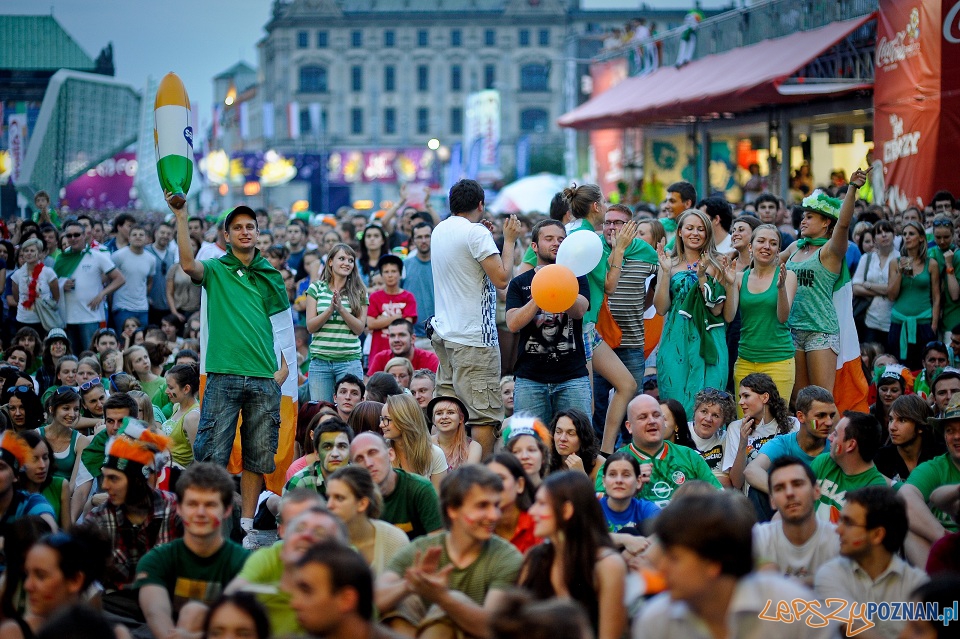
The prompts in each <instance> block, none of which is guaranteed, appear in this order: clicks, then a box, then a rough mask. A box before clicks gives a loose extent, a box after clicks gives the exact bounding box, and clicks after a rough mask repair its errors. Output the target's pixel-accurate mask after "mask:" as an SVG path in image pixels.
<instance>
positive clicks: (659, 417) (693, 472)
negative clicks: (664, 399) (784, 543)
mask: <svg viewBox="0 0 960 639" xmlns="http://www.w3.org/2000/svg"><path fill="white" fill-rule="evenodd" d="M627 430H628V431H630V435H631V436H632V441H631V442H630V443H629V444H627V445H626V446H624V447H623V448H621V449H620V450H621V451H622V452H629V453H630V454H631V455H633V456H634V457H636V458H637V461H639V462H640V466H641V468H644V467H645V466H649V467H650V473H649V475H648V474H647V473H646V472H645V470H644V472H642V473H641V475H642V476H641V480H642V481H643V488H641V489H640V494H639V495H637V496H638V497H639V498H640V499H646V500H648V501H652V502H653V503H655V504H656V505H658V506H660V507H661V508H665V507H666V506H667V504H669V503H670V500H671V499H673V494H674V492H676V490H677V489H678V488H680V486H682V485H683V484H685V483H686V482H688V481H691V480H694V479H698V480H701V481H705V482H707V483H708V484H710V485H711V486H713V487H714V488H716V489H717V490H720V489H721V488H722V487H721V486H720V482H719V481H717V478H716V476H714V474H713V472H712V471H711V470H710V467H709V466H707V462H705V461H703V457H701V456H700V454H699V453H698V452H697V451H695V450H693V449H692V448H687V447H686V446H678V445H676V444H673V443H671V442H666V441H664V439H663V432H664V421H663V413H662V412H661V409H660V403H659V402H658V401H657V400H656V399H654V398H653V397H651V396H649V395H637V396H636V397H634V398H633V399H632V400H631V401H630V404H629V405H628V406H627ZM596 489H597V491H598V492H603V475H602V473H601V474H599V475H598V476H597V483H596Z"/></svg>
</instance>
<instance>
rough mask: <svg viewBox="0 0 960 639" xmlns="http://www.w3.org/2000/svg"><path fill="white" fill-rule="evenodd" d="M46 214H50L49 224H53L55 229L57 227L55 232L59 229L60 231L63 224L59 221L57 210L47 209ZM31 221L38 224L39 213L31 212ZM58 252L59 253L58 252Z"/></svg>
mask: <svg viewBox="0 0 960 639" xmlns="http://www.w3.org/2000/svg"><path fill="white" fill-rule="evenodd" d="M47 213H49V214H50V222H51V224H53V225H54V226H55V227H57V230H58V231H59V230H60V229H62V228H63V223H62V222H61V221H60V214H59V213H57V210H56V209H47ZM32 219H33V221H34V222H36V223H37V224H40V211H34V212H33V217H32ZM58 252H59V251H58Z"/></svg>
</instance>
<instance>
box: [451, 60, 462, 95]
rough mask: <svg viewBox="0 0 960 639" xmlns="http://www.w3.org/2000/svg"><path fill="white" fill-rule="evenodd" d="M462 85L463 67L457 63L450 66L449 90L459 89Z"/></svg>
mask: <svg viewBox="0 0 960 639" xmlns="http://www.w3.org/2000/svg"><path fill="white" fill-rule="evenodd" d="M462 87H463V69H461V68H460V65H459V64H455V65H453V66H452V67H450V90H451V91H461V90H462Z"/></svg>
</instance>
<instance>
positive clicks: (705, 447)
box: [687, 422, 730, 477]
mask: <svg viewBox="0 0 960 639" xmlns="http://www.w3.org/2000/svg"><path fill="white" fill-rule="evenodd" d="M687 430H688V431H690V439H692V440H693V443H694V445H696V447H697V451H698V452H699V453H700V456H701V457H703V461H705V462H707V466H709V467H710V470H711V471H713V474H714V475H716V476H717V477H719V476H721V475H725V474H726V472H724V471H722V470H721V468H720V463H721V461H723V458H724V457H725V452H724V451H725V450H726V449H728V448H729V447H730V444H729V439H728V436H727V431H728V430H729V428H728V429H727V430H724V429H723V427H722V426H721V427H720V428H718V429H717V432H715V433H714V434H713V436H712V437H710V438H709V439H704V438H703V437H700V436H699V435H697V431H696V430H694V429H693V422H687Z"/></svg>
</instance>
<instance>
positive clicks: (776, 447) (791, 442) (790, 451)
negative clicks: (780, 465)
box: [760, 433, 830, 465]
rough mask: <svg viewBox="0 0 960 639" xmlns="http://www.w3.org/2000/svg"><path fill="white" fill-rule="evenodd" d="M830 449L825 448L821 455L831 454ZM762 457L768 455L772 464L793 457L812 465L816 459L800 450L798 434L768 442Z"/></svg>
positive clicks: (777, 437) (782, 436)
mask: <svg viewBox="0 0 960 639" xmlns="http://www.w3.org/2000/svg"><path fill="white" fill-rule="evenodd" d="M829 450H830V449H829V448H828V447H827V446H824V447H823V451H822V452H821V453H820V454H821V455H822V454H823V453H829ZM760 454H761V455H766V456H767V457H768V458H769V459H770V461H771V462H774V461H775V460H777V459H779V458H781V457H786V456H787V455H791V456H793V457H796V458H798V459H802V460H803V461H805V462H806V463H807V465H810V464H812V463H813V460H814V459H816V456H815V455H808V454H807V453H805V452H804V450H803V449H802V448H800V444H798V443H797V433H788V434H786V435H778V436H776V437H774V438H773V439H772V440H770V441H768V442H767V443H766V444H764V446H763V450H762V451H761V453H760Z"/></svg>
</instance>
